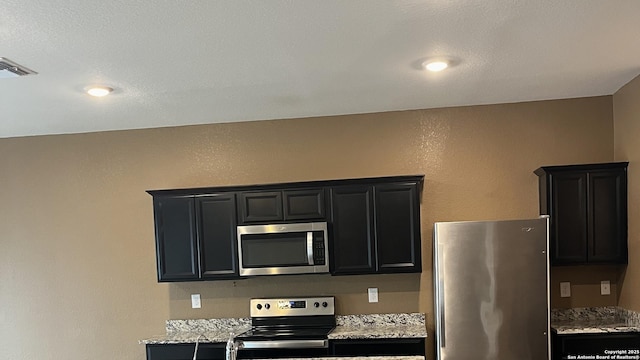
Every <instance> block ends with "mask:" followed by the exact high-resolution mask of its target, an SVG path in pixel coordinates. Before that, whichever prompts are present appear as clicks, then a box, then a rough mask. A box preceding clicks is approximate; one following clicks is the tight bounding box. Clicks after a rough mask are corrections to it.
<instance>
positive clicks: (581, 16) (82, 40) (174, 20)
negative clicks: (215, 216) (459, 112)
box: [0, 0, 640, 137]
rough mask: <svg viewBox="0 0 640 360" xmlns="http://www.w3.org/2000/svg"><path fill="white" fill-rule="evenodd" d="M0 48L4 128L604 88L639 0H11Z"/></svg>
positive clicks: (615, 81)
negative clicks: (439, 63) (20, 70)
mask: <svg viewBox="0 0 640 360" xmlns="http://www.w3.org/2000/svg"><path fill="white" fill-rule="evenodd" d="M442 55H444V56H448V57H451V58H453V59H454V60H455V62H456V66H454V67H452V68H450V69H449V70H447V71H445V72H442V73H427V72H426V71H424V70H421V69H420V67H419V64H420V63H421V62H422V60H424V59H425V58H427V57H434V56H442ZM0 57H5V58H9V59H11V60H13V61H15V62H18V63H20V64H22V65H24V66H26V67H28V68H31V69H33V70H35V71H37V72H38V73H39V74H38V75H31V76H25V77H20V78H11V79H0V137H16V136H25V135H41V134H61V133H79V132H91V131H103V130H115V129H134V128H149V127H161V126H174V125H186V124H206V123H217V122H232V121H248V120H262V119H278V118H297V117H309V116H318V115H336V114H353V113H367V112H380V111H390V110H405V109H424V108H435V107H445V106H459V105H474V104H491V103H505V102H518V101H527V100H542V99H557V98H572V97H582V96H593V95H610V94H613V93H614V92H615V91H616V90H618V89H619V88H620V87H621V86H623V85H624V84H625V83H627V82H628V81H630V80H631V79H633V78H634V77H636V76H637V75H638V74H639V73H640V0H396V1H392V0H209V1H207V0H191V1H186V0H184V1H178V0H175V1H169V0H153V1H133V0H109V1H105V0H64V1H62V0H60V1H55V0H28V1H25V0H4V1H3V3H2V6H1V9H0ZM89 84H104V85H108V86H111V87H113V88H115V89H116V91H115V92H114V93H113V94H112V95H110V96H108V97H106V98H99V99H98V98H92V97H90V96H88V95H86V94H84V93H83V89H84V88H85V87H86V86H87V85H89Z"/></svg>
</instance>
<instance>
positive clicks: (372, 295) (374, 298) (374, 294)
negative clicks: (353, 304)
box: [367, 288, 378, 303]
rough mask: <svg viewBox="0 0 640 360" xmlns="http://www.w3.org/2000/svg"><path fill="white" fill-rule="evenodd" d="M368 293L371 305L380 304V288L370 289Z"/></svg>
mask: <svg viewBox="0 0 640 360" xmlns="http://www.w3.org/2000/svg"><path fill="white" fill-rule="evenodd" d="M367 293H368V294H369V302H370V303H377V302H378V288H369V289H367Z"/></svg>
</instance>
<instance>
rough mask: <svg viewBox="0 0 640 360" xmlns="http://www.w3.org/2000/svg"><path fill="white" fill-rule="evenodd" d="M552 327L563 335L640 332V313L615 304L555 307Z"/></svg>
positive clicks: (552, 314)
mask: <svg viewBox="0 0 640 360" xmlns="http://www.w3.org/2000/svg"><path fill="white" fill-rule="evenodd" d="M551 328H552V330H553V331H555V332H556V333H557V334H561V335H565V334H606V333H622V332H640V314H638V313H636V312H633V311H629V310H626V309H622V308H619V307H613V306H610V307H600V308H574V309H553V310H552V311H551Z"/></svg>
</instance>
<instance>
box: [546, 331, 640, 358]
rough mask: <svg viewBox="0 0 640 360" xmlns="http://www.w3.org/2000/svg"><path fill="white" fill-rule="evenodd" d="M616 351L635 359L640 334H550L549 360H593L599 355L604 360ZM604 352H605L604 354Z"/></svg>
mask: <svg viewBox="0 0 640 360" xmlns="http://www.w3.org/2000/svg"><path fill="white" fill-rule="evenodd" d="M616 350H619V351H622V353H619V354H620V355H628V356H630V357H629V358H634V357H635V358H637V356H639V355H640V333H607V334H566V335H565V334H562V335H558V334H556V333H553V334H552V337H551V353H552V356H551V359H552V360H561V359H568V358H569V356H575V357H574V359H577V358H579V356H580V355H583V356H584V357H583V358H585V359H587V358H589V359H595V358H596V356H597V355H601V356H603V357H601V358H602V359H605V358H606V356H607V355H611V356H612V357H611V358H612V359H613V358H614V357H613V356H614V355H613V354H615V353H614V352H615V351H616ZM605 351H607V352H606V353H605Z"/></svg>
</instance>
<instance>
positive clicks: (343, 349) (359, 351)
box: [329, 338, 425, 357]
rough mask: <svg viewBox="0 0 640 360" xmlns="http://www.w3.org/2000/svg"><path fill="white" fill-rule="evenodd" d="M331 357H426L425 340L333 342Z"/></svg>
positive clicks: (400, 339) (331, 344)
mask: <svg viewBox="0 0 640 360" xmlns="http://www.w3.org/2000/svg"><path fill="white" fill-rule="evenodd" d="M329 347H330V349H331V356H341V357H342V356H344V357H351V356H357V357H360V356H424V355H425V346H424V339H422V338H420V339H415V338H405V339H402V338H399V339H354V340H332V341H331V343H330V345H329Z"/></svg>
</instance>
